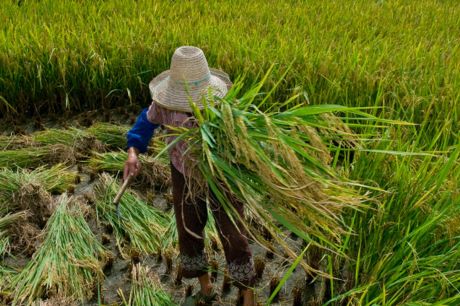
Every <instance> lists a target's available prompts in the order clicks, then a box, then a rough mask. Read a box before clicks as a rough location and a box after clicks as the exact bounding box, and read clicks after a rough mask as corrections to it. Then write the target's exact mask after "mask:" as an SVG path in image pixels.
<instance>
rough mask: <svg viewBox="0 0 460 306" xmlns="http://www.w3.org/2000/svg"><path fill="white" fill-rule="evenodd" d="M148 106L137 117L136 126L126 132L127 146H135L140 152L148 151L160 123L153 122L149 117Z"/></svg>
mask: <svg viewBox="0 0 460 306" xmlns="http://www.w3.org/2000/svg"><path fill="white" fill-rule="evenodd" d="M147 111H148V108H144V109H143V110H142V112H141V113H140V115H139V116H138V117H137V119H136V123H134V126H133V127H132V128H131V129H130V130H129V131H128V133H127V134H126V140H127V148H126V149H128V148H130V147H134V148H136V149H138V150H139V152H140V153H145V152H147V147H148V145H149V143H150V140H151V139H152V137H153V133H154V132H155V129H157V128H158V127H159V126H160V125H159V124H153V123H152V122H150V121H149V120H148V119H147Z"/></svg>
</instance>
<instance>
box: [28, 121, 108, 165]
mask: <svg viewBox="0 0 460 306" xmlns="http://www.w3.org/2000/svg"><path fill="white" fill-rule="evenodd" d="M32 139H33V141H34V142H36V143H39V144H42V145H56V144H62V145H66V146H68V147H70V148H72V150H73V151H74V154H75V158H77V159H82V158H86V157H88V156H89V155H90V153H91V151H96V152H103V151H105V146H104V145H103V143H102V142H101V141H99V140H98V139H97V138H96V137H95V136H93V135H91V134H90V133H88V132H87V131H86V130H80V129H77V128H75V127H72V128H69V129H47V130H43V131H40V132H36V133H34V134H32Z"/></svg>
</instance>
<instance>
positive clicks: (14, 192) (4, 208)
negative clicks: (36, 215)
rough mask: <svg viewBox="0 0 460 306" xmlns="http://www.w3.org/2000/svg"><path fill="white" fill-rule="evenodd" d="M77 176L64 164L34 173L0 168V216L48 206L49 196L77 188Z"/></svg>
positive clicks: (40, 169)
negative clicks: (18, 210)
mask: <svg viewBox="0 0 460 306" xmlns="http://www.w3.org/2000/svg"><path fill="white" fill-rule="evenodd" d="M77 177H78V174H77V172H76V171H71V170H70V169H69V168H68V167H67V166H65V165H63V164H57V165H54V166H52V167H51V168H48V169H47V168H45V167H39V168H36V169H35V170H32V171H31V170H27V169H17V170H11V169H6V168H4V169H0V216H1V215H4V214H6V213H8V212H11V211H15V210H17V209H20V208H22V209H24V210H27V209H31V211H32V212H33V211H35V210H37V209H38V208H39V207H40V206H43V205H45V206H47V205H48V204H49V201H50V195H49V194H48V193H62V192H65V191H68V190H71V189H73V188H74V187H75V182H76V180H77Z"/></svg>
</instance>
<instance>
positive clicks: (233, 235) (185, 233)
mask: <svg viewBox="0 0 460 306" xmlns="http://www.w3.org/2000/svg"><path fill="white" fill-rule="evenodd" d="M171 175H172V189H173V202H174V213H175V215H176V224H177V231H178V236H179V250H180V255H179V257H180V260H181V264H182V275H183V276H184V277H186V278H192V277H198V276H201V275H203V274H205V273H207V272H208V259H207V255H206V253H205V252H204V227H205V225H206V222H207V220H208V214H207V206H206V201H205V200H204V199H192V198H190V197H189V196H188V188H187V185H186V178H185V177H184V175H183V174H182V173H180V172H179V171H178V170H177V169H176V168H175V167H174V166H173V165H171ZM209 202H210V208H211V211H212V213H213V216H214V219H215V222H216V227H217V230H218V232H219V237H220V240H221V242H222V246H223V248H224V252H225V259H226V261H227V267H228V272H229V274H230V276H231V277H232V278H233V280H234V281H235V285H236V286H238V287H240V288H243V287H252V286H253V285H254V280H255V272H254V263H253V260H252V255H251V251H250V250H249V244H248V240H247V238H246V232H245V230H244V227H243V226H242V225H241V222H240V221H239V220H236V219H237V218H234V222H235V223H236V225H235V224H234V223H233V222H232V220H230V218H229V217H228V215H227V214H226V212H225V211H224V209H223V208H222V207H221V205H220V204H219V203H218V201H217V200H216V199H215V197H214V196H213V195H211V196H210V200H209ZM233 207H234V208H235V210H236V211H237V212H238V214H239V215H240V216H241V217H243V205H242V203H240V202H235V203H233Z"/></svg>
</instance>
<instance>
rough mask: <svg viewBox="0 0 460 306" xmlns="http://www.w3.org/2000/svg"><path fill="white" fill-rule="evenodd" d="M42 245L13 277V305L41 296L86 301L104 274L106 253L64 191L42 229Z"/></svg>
mask: <svg viewBox="0 0 460 306" xmlns="http://www.w3.org/2000/svg"><path fill="white" fill-rule="evenodd" d="M43 235H44V236H45V238H44V241H43V244H42V245H41V246H40V248H39V249H38V251H37V252H36V253H35V254H34V256H33V257H32V259H31V260H30V261H29V262H28V264H27V265H26V267H25V268H24V269H23V270H22V271H21V272H20V273H19V274H18V275H17V276H15V277H14V278H13V282H12V285H11V288H12V290H13V305H18V304H23V303H26V304H31V303H32V302H33V301H34V300H36V299H38V298H41V297H43V296H45V295H46V296H55V295H60V296H66V297H70V298H75V299H77V300H79V301H85V300H87V299H89V298H91V296H92V295H93V292H94V286H95V282H96V281H97V280H100V279H101V277H102V276H103V272H102V267H103V264H104V262H105V260H106V259H107V256H108V253H107V252H106V250H104V248H103V246H102V245H101V244H100V243H99V241H98V240H97V239H96V237H95V235H94V234H93V233H92V232H91V229H90V228H89V226H88V224H87V223H86V221H85V219H84V217H83V214H82V212H81V210H80V207H79V206H78V205H75V203H74V202H73V201H72V198H69V197H68V196H67V195H66V194H63V195H62V196H60V197H59V199H58V207H57V209H56V211H55V212H54V213H53V215H52V216H51V218H50V219H49V220H48V222H47V224H46V227H45V229H44V231H43Z"/></svg>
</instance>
